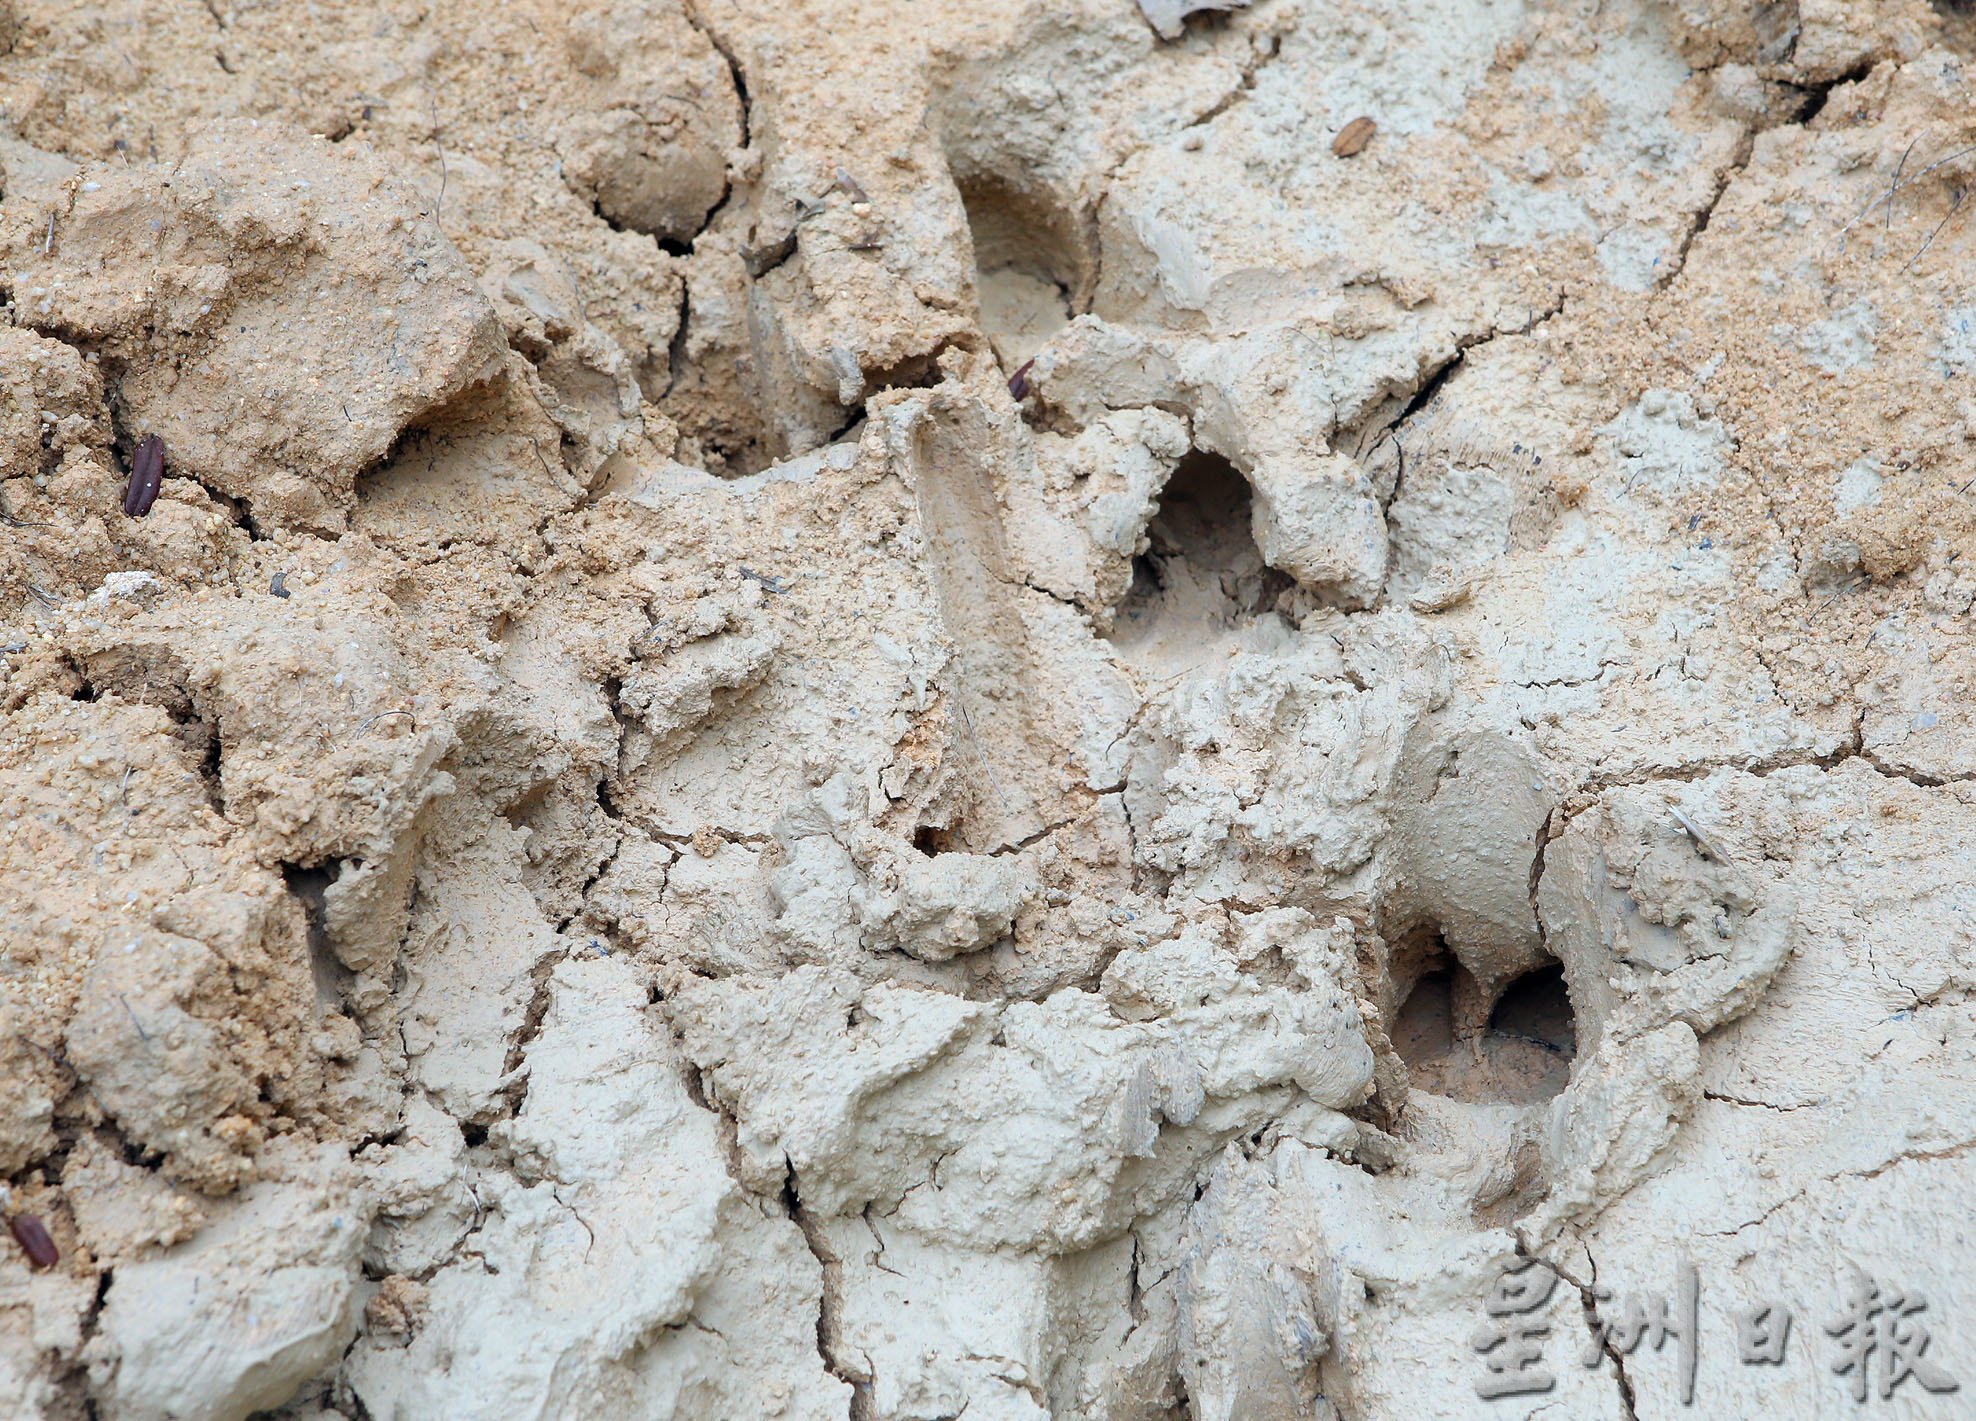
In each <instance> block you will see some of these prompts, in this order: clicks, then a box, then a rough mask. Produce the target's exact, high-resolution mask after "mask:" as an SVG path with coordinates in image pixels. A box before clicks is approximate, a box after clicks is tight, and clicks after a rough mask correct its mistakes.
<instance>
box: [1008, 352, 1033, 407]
mask: <svg viewBox="0 0 1976 1421" xmlns="http://www.w3.org/2000/svg"><path fill="white" fill-rule="evenodd" d="M1035 363H1036V362H1035V360H1033V359H1031V360H1025V361H1023V362H1022V364H1020V365H1018V366H1017V367H1016V371H1015V374H1013V375H1011V376H1009V398H1010V399H1012V400H1015V401H1018V402H1020V401H1022V400H1026V399H1028V398H1029V367H1030V366H1032V365H1034V364H1035Z"/></svg>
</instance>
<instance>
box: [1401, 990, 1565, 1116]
mask: <svg viewBox="0 0 1976 1421" xmlns="http://www.w3.org/2000/svg"><path fill="white" fill-rule="evenodd" d="M1476 990H1477V989H1476V984H1475V980H1474V979H1473V978H1472V977H1470V976H1469V975H1468V973H1467V971H1466V970H1465V969H1464V968H1463V967H1462V966H1461V964H1460V963H1459V962H1456V961H1455V960H1454V959H1453V958H1452V957H1448V956H1445V955H1442V956H1440V957H1439V958H1438V960H1436V961H1435V962H1434V964H1433V965H1432V966H1431V967H1430V968H1429V970H1427V971H1425V972H1423V973H1422V974H1421V976H1420V978H1419V979H1418V980H1417V981H1416V982H1415V983H1414V984H1413V988H1412V990H1411V991H1409V992H1408V993H1407V998H1406V1001H1405V1002H1404V1004H1402V1005H1401V1007H1400V1010H1399V1013H1398V1015H1397V1017H1396V1018H1395V1020H1394V1025H1393V1033H1392V1041H1393V1049H1394V1050H1395V1051H1397V1052H1399V1055H1400V1059H1401V1060H1402V1061H1404V1062H1406V1067H1407V1083H1408V1085H1409V1086H1410V1087H1411V1088H1412V1089H1414V1090H1420V1091H1428V1092H1431V1093H1432V1094H1435V1095H1444V1096H1447V1097H1448V1098H1449V1099H1451V1100H1460V1101H1466V1102H1468V1103H1471V1104H1510V1105H1533V1104H1536V1103H1538V1102H1540V1101H1545V1100H1549V1099H1550V1098H1551V1097H1552V1096H1554V1095H1556V1094H1557V1093H1558V1092H1559V1091H1561V1090H1563V1089H1564V1087H1565V1086H1566V1085H1567V1084H1568V1083H1569V1082H1570V1079H1571V1062H1572V1058H1573V1057H1574V1056H1575V1054H1576V1053H1577V1049H1578V1034H1577V1024H1576V1021H1575V1019H1574V1017H1573V1014H1572V1010H1571V998H1570V995H1569V994H1568V993H1567V991H1566V990H1565V983H1564V971H1563V969H1562V968H1561V967H1559V966H1558V965H1557V964H1556V963H1551V964H1550V965H1548V966H1545V967H1541V968H1539V969H1538V970H1536V971H1534V972H1528V973H1525V974H1524V975H1523V976H1521V977H1519V978H1517V979H1516V980H1515V981H1513V982H1511V983H1510V984H1509V985H1508V986H1507V987H1505V988H1504V989H1503V992H1502V995H1501V996H1499V997H1498V998H1497V999H1496V1003H1495V1005H1494V1007H1492V1008H1491V1010H1490V1012H1489V1015H1488V1018H1487V1022H1486V1024H1484V1025H1481V1026H1480V1027H1479V1029H1478V1028H1477V1026H1476V1025H1475V1024H1474V1021H1473V1005H1472V1004H1473V1003H1475V1002H1476V1000H1477V997H1476ZM1465 1017H1466V1018H1469V1019H1468V1020H1467V1021H1464V1018H1465Z"/></svg>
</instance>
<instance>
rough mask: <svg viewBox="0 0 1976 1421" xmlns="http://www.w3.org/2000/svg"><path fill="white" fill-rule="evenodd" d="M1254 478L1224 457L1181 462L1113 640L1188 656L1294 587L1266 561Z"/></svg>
mask: <svg viewBox="0 0 1976 1421" xmlns="http://www.w3.org/2000/svg"><path fill="white" fill-rule="evenodd" d="M1249 520H1250V494H1249V483H1248V480H1247V479H1245V478H1243V477H1242V475H1241V474H1240V473H1238V472H1237V471H1236V469H1235V466H1234V465H1232V464H1230V463H1229V462H1228V461H1227V460H1226V459H1224V458H1222V457H1221V456H1220V455H1218V454H1209V453H1206V452H1204V451H1202V450H1198V449H1197V450H1195V451H1194V452H1192V453H1190V454H1189V455H1187V457H1186V458H1184V459H1182V460H1181V461H1180V464H1179V467H1177V468H1176V469H1174V471H1173V476H1172V477H1171V478H1170V479H1168V480H1167V484H1166V488H1165V490H1164V492H1162V493H1161V495H1160V506H1159V511H1158V512H1157V513H1155V514H1154V515H1153V520H1152V522H1151V523H1150V524H1148V525H1147V528H1146V550H1145V552H1143V553H1141V554H1140V555H1139V556H1138V557H1136V558H1134V559H1133V560H1132V585H1131V587H1130V588H1129V589H1128V590H1127V592H1126V594H1125V597H1124V599H1123V600H1122V601H1121V602H1120V603H1119V605H1118V612H1117V616H1116V618H1115V620H1114V622H1113V624H1112V632H1111V640H1112V644H1113V645H1114V646H1116V647H1118V648H1119V650H1120V651H1122V652H1125V653H1126V654H1127V655H1129V656H1132V657H1134V658H1135V659H1144V660H1174V661H1179V662H1192V661H1196V660H1199V659H1201V658H1202V657H1203V656H1204V655H1205V654H1207V653H1208V652H1209V651H1210V650H1211V649H1212V648H1213V647H1214V646H1215V644H1216V643H1217V642H1218V641H1219V639H1220V637H1221V635H1222V634H1224V633H1227V632H1229V631H1232V630H1235V629H1237V628H1239V627H1240V626H1241V625H1242V624H1244V623H1246V622H1249V621H1253V620H1254V619H1255V618H1256V617H1257V616H1259V615H1261V614H1262V613H1264V612H1268V611H1272V610H1274V609H1275V608H1276V606H1277V603H1278V600H1279V599H1280V598H1281V597H1282V596H1283V594H1284V593H1286V592H1288V591H1290V589H1291V588H1292V587H1293V586H1294V585H1295V584H1294V583H1293V582H1292V581H1291V579H1290V578H1289V577H1287V576H1285V575H1284V574H1283V573H1280V572H1278V571H1277V570H1276V569H1275V568H1272V567H1270V566H1269V565H1268V564H1267V563H1265V562H1264V561H1263V560H1262V551H1261V550H1260V549H1259V548H1257V547H1256V541H1255V537H1254V535H1253V534H1252V533H1251V532H1250V521H1249Z"/></svg>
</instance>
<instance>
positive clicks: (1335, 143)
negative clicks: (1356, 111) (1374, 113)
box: [1331, 114, 1379, 158]
mask: <svg viewBox="0 0 1976 1421" xmlns="http://www.w3.org/2000/svg"><path fill="white" fill-rule="evenodd" d="M1378 129H1379V125H1378V124H1376V123H1374V122H1373V121H1372V120H1371V119H1369V118H1367V117H1366V116H1365V115H1364V114H1360V115H1359V116H1358V117H1357V118H1355V119H1353V120H1352V121H1351V122H1350V123H1348V124H1346V125H1345V126H1344V127H1343V128H1341V129H1339V130H1338V136H1337V137H1336V138H1334V139H1332V140H1331V151H1332V153H1333V154H1335V155H1336V156H1338V157H1340V158H1355V157H1357V156H1358V155H1359V154H1360V153H1363V152H1364V151H1365V145H1366V144H1368V143H1370V142H1371V141H1372V135H1373V134H1374V133H1376V132H1377V131H1378Z"/></svg>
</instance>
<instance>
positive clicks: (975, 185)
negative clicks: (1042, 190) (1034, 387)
mask: <svg viewBox="0 0 1976 1421" xmlns="http://www.w3.org/2000/svg"><path fill="white" fill-rule="evenodd" d="M961 202H962V204H963V205H964V206H965V207H966V209H967V225H968V230H969V232H970V233H971V234H972V236H973V241H974V267H975V290H976V292H977V293H979V295H980V298H981V328H982V330H983V331H984V332H986V334H987V336H988V340H989V343H990V344H991V345H993V347H994V349H995V358H996V359H997V360H999V361H1001V363H1002V368H1003V369H1004V370H1007V371H1011V372H1012V371H1014V370H1015V368H1016V367H1017V366H1019V365H1021V364H1022V362H1023V361H1025V360H1027V359H1029V357H1030V356H1032V355H1034V354H1035V353H1036V352H1037V351H1038V350H1039V349H1040V348H1041V347H1042V345H1043V343H1044V342H1045V341H1047V340H1048V339H1049V338H1050V337H1051V336H1052V335H1054V334H1055V333H1056V332H1057V331H1058V330H1059V329H1061V328H1062V327H1063V326H1065V325H1066V324H1068V323H1069V321H1070V318H1071V317H1072V316H1073V315H1074V314H1076V313H1077V312H1078V311H1079V310H1080V309H1082V307H1083V304H1084V291H1083V287H1084V285H1085V283H1086V281H1087V279H1088V269H1089V266H1090V262H1089V261H1088V260H1087V258H1086V256H1085V253H1084V244H1083V242H1082V240H1081V239H1080V238H1079V236H1078V235H1077V226H1076V224H1075V223H1074V222H1073V221H1072V220H1071V219H1070V218H1069V217H1068V216H1067V215H1066V214H1062V213H1058V212H1056V211H1053V210H1052V208H1051V206H1050V204H1048V203H1047V202H1044V201H1041V200H1039V199H1037V198H1035V197H1032V196H1030V195H1028V194H1026V193H1022V192H1018V191H1017V190H1016V189H1014V188H1012V187H1010V186H1009V185H1007V184H1006V183H1003V182H1001V181H999V180H997V179H994V178H980V179H975V180H972V181H963V182H962V183H961Z"/></svg>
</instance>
